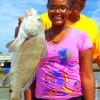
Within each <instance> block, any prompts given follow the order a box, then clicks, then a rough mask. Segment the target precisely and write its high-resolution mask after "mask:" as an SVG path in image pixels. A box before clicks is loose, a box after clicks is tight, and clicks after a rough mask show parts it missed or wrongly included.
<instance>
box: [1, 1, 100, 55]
mask: <svg viewBox="0 0 100 100" xmlns="http://www.w3.org/2000/svg"><path fill="white" fill-rule="evenodd" d="M46 3H47V0H0V51H2V52H4V53H6V52H7V49H6V48H5V45H6V43H7V42H8V41H10V40H12V39H13V37H14V31H15V27H16V25H17V22H18V17H19V16H21V15H24V14H25V11H26V10H27V9H30V8H35V9H36V10H37V11H38V12H39V13H43V12H44V11H46ZM99 5H100V0H87V4H86V7H85V9H84V11H83V13H84V14H86V15H87V16H89V17H91V18H93V19H94V20H95V21H96V22H97V23H98V25H99V27H100V7H99Z"/></svg>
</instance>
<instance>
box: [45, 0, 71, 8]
mask: <svg viewBox="0 0 100 100" xmlns="http://www.w3.org/2000/svg"><path fill="white" fill-rule="evenodd" d="M49 1H50V0H48V2H47V6H48V5H49ZM67 1H68V4H69V9H71V7H72V0H67Z"/></svg>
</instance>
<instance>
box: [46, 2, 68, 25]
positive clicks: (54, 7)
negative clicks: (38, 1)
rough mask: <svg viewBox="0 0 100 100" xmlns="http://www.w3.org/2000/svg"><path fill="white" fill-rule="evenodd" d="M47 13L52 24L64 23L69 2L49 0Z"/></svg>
mask: <svg viewBox="0 0 100 100" xmlns="http://www.w3.org/2000/svg"><path fill="white" fill-rule="evenodd" d="M47 7H48V15H49V18H50V20H51V21H52V24H53V25H62V24H65V23H66V19H67V18H68V15H69V4H68V1H67V0H49V2H48V5H47Z"/></svg>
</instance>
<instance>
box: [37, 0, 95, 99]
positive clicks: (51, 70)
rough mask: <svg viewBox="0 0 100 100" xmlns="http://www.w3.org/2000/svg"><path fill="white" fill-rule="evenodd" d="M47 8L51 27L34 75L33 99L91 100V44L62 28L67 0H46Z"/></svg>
mask: <svg viewBox="0 0 100 100" xmlns="http://www.w3.org/2000/svg"><path fill="white" fill-rule="evenodd" d="M47 7H48V15H49V18H50V20H51V22H52V27H51V28H50V29H48V30H46V46H47V51H48V54H47V56H46V57H45V58H44V59H42V60H41V61H40V63H39V67H38V71H37V75H36V93H35V97H36V100H94V98H95V96H94V94H95V89H94V83H95V82H94V75H93V71H92V53H91V52H92V43H91V42H90V40H89V38H88V37H87V35H86V34H85V33H84V32H82V31H79V30H76V29H74V28H70V27H68V26H66V20H67V18H68V15H69V13H70V7H71V2H70V0H48V4H47Z"/></svg>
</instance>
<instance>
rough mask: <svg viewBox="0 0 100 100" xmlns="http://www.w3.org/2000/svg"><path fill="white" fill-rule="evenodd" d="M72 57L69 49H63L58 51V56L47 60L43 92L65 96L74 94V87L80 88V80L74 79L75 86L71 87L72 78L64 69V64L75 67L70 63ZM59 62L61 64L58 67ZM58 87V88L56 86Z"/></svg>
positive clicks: (49, 94)
mask: <svg viewBox="0 0 100 100" xmlns="http://www.w3.org/2000/svg"><path fill="white" fill-rule="evenodd" d="M70 57H71V53H70V51H69V50H68V49H65V48H64V49H61V50H59V51H58V57H54V58H52V60H50V61H48V62H47V65H45V67H46V70H48V71H47V73H46V74H45V79H44V80H45V84H46V87H45V88H44V89H43V94H45V95H48V96H55V95H56V96H64V95H68V94H73V93H74V90H73V88H74V89H76V90H79V89H78V87H80V82H78V81H77V80H74V82H73V88H72V87H71V88H70V87H69V84H70V83H71V82H70V78H69V75H68V74H67V72H65V71H64V66H67V67H73V66H72V65H71V64H69V62H68V60H69V59H70ZM56 62H57V63H59V64H60V66H59V67H57V66H58V65H57V64H54V63H56ZM55 87H56V88H55Z"/></svg>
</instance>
